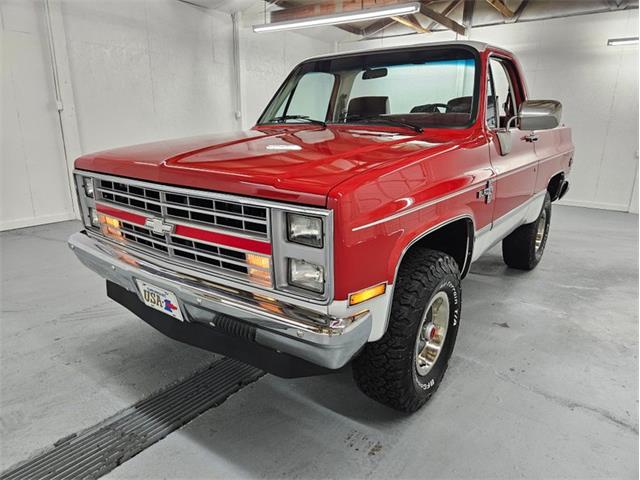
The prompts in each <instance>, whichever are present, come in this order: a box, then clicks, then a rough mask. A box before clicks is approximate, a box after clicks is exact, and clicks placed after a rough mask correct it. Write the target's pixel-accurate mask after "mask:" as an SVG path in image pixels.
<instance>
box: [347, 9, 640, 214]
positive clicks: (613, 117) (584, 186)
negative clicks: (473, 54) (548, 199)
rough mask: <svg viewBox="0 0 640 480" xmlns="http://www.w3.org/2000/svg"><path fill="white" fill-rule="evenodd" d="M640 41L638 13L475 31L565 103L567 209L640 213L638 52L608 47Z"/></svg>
mask: <svg viewBox="0 0 640 480" xmlns="http://www.w3.org/2000/svg"><path fill="white" fill-rule="evenodd" d="M637 35H638V11H637V10H629V11H619V12H612V13H605V14H597V15H584V16H578V17H569V18H562V19H555V20H545V21H538V22H530V23H518V24H511V25H500V26H493V27H482V28H474V29H472V30H471V35H470V37H469V38H470V39H471V40H479V41H486V42H489V43H492V44H495V45H498V46H502V47H504V48H507V49H509V50H511V51H513V52H514V53H515V54H516V55H517V56H518V58H519V59H520V61H521V63H522V65H523V68H524V71H525V75H526V78H527V83H528V87H529V94H530V96H531V97H532V98H535V97H538V98H555V99H558V100H560V101H561V102H562V103H563V107H564V115H563V120H564V122H565V123H566V124H567V125H570V126H571V127H572V130H573V140H574V143H575V145H576V155H575V162H574V167H573V171H572V173H571V189H570V191H569V193H568V194H567V197H565V199H563V201H562V202H563V203H567V204H572V205H580V206H587V207H595V208H607V209H614V210H622V211H629V210H631V211H636V212H637V202H638V200H637V187H636V193H635V197H634V183H635V184H637V174H638V173H637V171H638V168H637V167H638V46H637V45H634V46H627V47H608V46H607V39H608V38H616V37H627V36H637ZM454 38H455V35H454V34H452V33H449V32H443V33H436V34H434V35H430V36H427V35H412V36H406V37H396V38H389V39H384V40H375V41H368V42H353V43H352V42H349V43H342V44H341V45H340V49H341V50H353V49H358V48H374V47H380V46H383V45H384V46H389V45H401V44H410V43H422V42H427V41H443V40H452V39H454Z"/></svg>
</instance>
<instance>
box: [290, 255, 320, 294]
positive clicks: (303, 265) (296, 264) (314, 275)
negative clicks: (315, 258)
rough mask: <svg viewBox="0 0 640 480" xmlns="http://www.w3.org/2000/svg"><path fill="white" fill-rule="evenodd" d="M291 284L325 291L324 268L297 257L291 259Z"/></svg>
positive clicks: (306, 288)
mask: <svg viewBox="0 0 640 480" xmlns="http://www.w3.org/2000/svg"><path fill="white" fill-rule="evenodd" d="M289 284H290V285H293V286H295V287H299V288H303V289H305V290H311V291H312V292H317V293H323V292H324V268H323V267H321V266H320V265H316V264H314V263H309V262H305V261H304V260H298V259H296V258H290V259H289Z"/></svg>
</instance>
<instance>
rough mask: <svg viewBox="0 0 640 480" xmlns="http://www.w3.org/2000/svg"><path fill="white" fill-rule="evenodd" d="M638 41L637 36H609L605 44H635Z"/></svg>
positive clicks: (612, 45) (613, 45) (611, 45)
mask: <svg viewBox="0 0 640 480" xmlns="http://www.w3.org/2000/svg"><path fill="white" fill-rule="evenodd" d="M636 43H638V37H624V38H610V39H609V40H608V41H607V45H609V46H610V47H615V46H616V45H635V44H636Z"/></svg>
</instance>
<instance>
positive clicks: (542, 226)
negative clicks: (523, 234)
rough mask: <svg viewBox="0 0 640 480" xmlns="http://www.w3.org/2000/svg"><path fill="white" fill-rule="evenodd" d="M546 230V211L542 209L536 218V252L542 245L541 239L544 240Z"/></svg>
mask: <svg viewBox="0 0 640 480" xmlns="http://www.w3.org/2000/svg"><path fill="white" fill-rule="evenodd" d="M546 230H547V211H546V210H542V214H540V219H539V220H538V230H537V231H536V252H537V251H539V250H540V247H542V241H543V240H544V232H545V231H546Z"/></svg>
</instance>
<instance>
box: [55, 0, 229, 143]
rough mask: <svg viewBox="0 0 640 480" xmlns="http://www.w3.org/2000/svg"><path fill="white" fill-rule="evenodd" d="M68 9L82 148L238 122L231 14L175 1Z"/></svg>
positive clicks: (71, 3) (76, 4)
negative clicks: (234, 92) (232, 82)
mask: <svg viewBox="0 0 640 480" xmlns="http://www.w3.org/2000/svg"><path fill="white" fill-rule="evenodd" d="M63 7H64V8H63V13H64V19H65V29H66V32H67V42H68V45H69V58H70V64H71V75H72V83H73V86H74V96H75V99H76V104H77V109H78V125H79V129H80V136H81V143H82V148H83V151H85V152H90V151H95V150H100V149H105V148H110V147H114V146H119V145H127V144H132V143H141V142H146V141H152V140H156V139H161V138H168V137H179V136H185V135H198V134H202V133H208V132H219V131H225V130H230V129H233V128H234V127H235V120H234V118H233V89H232V86H231V78H232V64H231V58H232V57H231V55H230V46H231V42H232V37H231V35H232V33H231V27H230V17H229V16H228V15H225V14H222V13H218V12H213V11H210V10H205V9H203V8H199V7H196V6H193V5H189V4H186V3H183V2H177V1H175V0H161V1H158V0H148V1H139V2H130V1H126V0H122V1H105V2H100V3H98V2H84V1H80V0H66V1H65V2H64V4H63Z"/></svg>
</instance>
